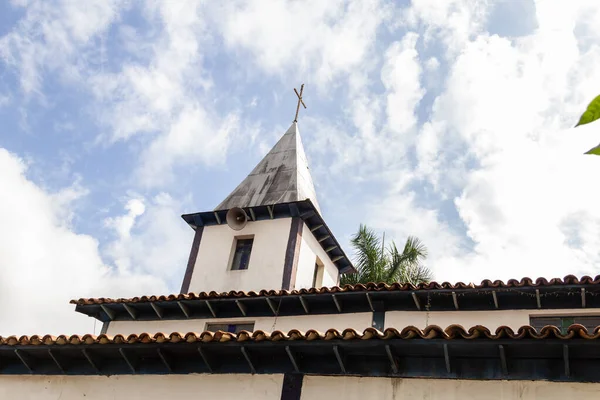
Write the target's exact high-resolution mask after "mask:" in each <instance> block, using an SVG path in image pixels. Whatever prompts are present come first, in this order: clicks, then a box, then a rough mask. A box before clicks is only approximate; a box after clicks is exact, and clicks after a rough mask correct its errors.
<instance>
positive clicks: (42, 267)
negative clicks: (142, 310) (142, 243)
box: [0, 148, 166, 335]
mask: <svg viewBox="0 0 600 400" xmlns="http://www.w3.org/2000/svg"><path fill="white" fill-rule="evenodd" d="M26 171H27V167H26V165H25V163H24V162H23V161H22V160H21V159H19V158H18V157H16V156H15V155H13V154H11V153H9V152H8V151H6V150H4V149H1V148H0V176H1V179H0V193H1V194H2V195H0V275H1V276H2V279H1V280H0V321H3V323H2V326H1V327H0V334H2V335H8V334H25V333H27V334H33V333H42V334H45V333H53V334H58V333H85V332H91V331H93V326H94V323H93V321H92V320H91V319H90V318H88V317H85V316H82V315H79V314H76V313H75V312H74V310H73V306H72V305H70V304H69V300H71V299H73V298H80V297H88V296H107V297H108V296H118V295H136V294H139V293H149V292H154V291H159V292H164V291H165V289H166V286H165V284H164V282H163V281H161V279H160V278H157V277H153V276H150V275H148V274H145V273H139V272H138V273H136V274H127V273H119V272H116V271H114V270H112V269H111V268H109V267H108V266H107V265H105V264H104V263H103V262H102V259H101V257H100V255H99V253H98V242H97V241H96V239H94V238H93V237H91V236H89V235H83V234H78V233H76V232H74V231H73V230H72V228H71V226H70V225H69V222H68V219H65V215H68V214H69V213H68V212H67V211H66V210H68V209H69V208H70V207H72V201H73V200H74V199H76V198H77V197H78V196H79V195H80V194H81V190H80V189H74V190H73V189H71V188H66V189H65V190H63V191H61V192H59V193H56V194H54V193H49V192H46V191H44V190H43V189H41V188H40V187H39V186H37V185H36V184H34V183H32V182H31V181H29V180H28V179H27V177H26V175H25V174H26ZM73 193H79V194H78V195H74V194H73ZM98 332H99V327H98V330H97V333H98Z"/></svg>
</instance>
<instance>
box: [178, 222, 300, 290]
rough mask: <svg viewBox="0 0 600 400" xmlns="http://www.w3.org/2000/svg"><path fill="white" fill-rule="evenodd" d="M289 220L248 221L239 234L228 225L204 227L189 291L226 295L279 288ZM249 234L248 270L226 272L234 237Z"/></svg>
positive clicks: (288, 232) (289, 224) (288, 231)
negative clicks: (235, 291) (223, 293)
mask: <svg viewBox="0 0 600 400" xmlns="http://www.w3.org/2000/svg"><path fill="white" fill-rule="evenodd" d="M291 221H292V219H291V218H280V219H274V220H267V221H256V222H252V221H250V222H248V224H247V225H246V226H245V227H244V229H242V230H239V231H234V230H233V229H231V228H230V227H229V226H228V225H227V224H222V225H213V226H207V227H205V228H204V232H203V233H202V240H201V241H200V247H199V248H198V257H197V258H196V264H195V266H194V273H193V275H192V279H191V282H190V288H189V290H190V291H191V292H202V291H206V292H209V291H212V290H214V291H217V292H226V291H230V290H244V291H250V290H255V291H259V290H261V289H278V288H281V281H282V277H283V265H284V260H285V251H286V248H287V242H288V237H289V234H290V226H291ZM248 235H254V243H253V244H252V252H251V254H250V262H249V264H248V269H247V270H243V271H231V270H229V267H230V266H229V262H230V259H231V254H232V251H233V246H234V240H235V237H238V236H248Z"/></svg>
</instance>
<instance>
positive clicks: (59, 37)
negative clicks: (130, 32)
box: [0, 0, 126, 95]
mask: <svg viewBox="0 0 600 400" xmlns="http://www.w3.org/2000/svg"><path fill="white" fill-rule="evenodd" d="M19 6H23V7H27V8H26V10H25V17H24V18H22V19H21V20H20V21H19V23H18V24H17V26H16V27H15V29H13V30H12V31H11V32H10V33H8V34H7V35H5V36H3V37H0V60H3V61H4V62H5V63H6V64H7V65H8V66H11V67H12V68H14V69H15V70H16V71H18V74H19V80H20V83H21V88H22V90H23V92H24V93H26V94H27V95H30V94H33V93H37V94H38V95H42V87H43V80H44V76H43V75H44V72H48V71H53V72H57V73H58V74H59V75H60V77H61V78H62V79H64V80H67V81H72V80H78V79H79V76H80V74H81V73H82V71H83V70H84V69H86V68H89V67H91V66H93V65H94V63H95V59H94V56H95V54H94V50H95V49H96V45H97V43H96V42H95V39H96V37H97V36H98V35H101V34H103V33H105V32H106V30H107V29H108V28H109V26H110V25H111V24H112V23H113V22H114V21H115V20H116V19H117V18H118V16H119V13H120V11H121V7H123V6H126V3H123V2H118V1H112V0H111V1H104V0H89V1H86V2H84V3H83V2H76V1H69V0H62V1H59V2H55V3H52V4H51V3H48V2H45V1H31V2H29V3H25V2H23V3H22V4H19Z"/></svg>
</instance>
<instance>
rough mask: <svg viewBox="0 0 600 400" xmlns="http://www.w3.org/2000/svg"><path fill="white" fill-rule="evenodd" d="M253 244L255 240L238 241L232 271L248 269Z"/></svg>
mask: <svg viewBox="0 0 600 400" xmlns="http://www.w3.org/2000/svg"><path fill="white" fill-rule="evenodd" d="M253 242H254V238H246V239H236V242H235V250H234V254H233V260H232V262H231V270H232V271H240V270H246V269H248V264H249V262H250V253H251V252H252V243H253Z"/></svg>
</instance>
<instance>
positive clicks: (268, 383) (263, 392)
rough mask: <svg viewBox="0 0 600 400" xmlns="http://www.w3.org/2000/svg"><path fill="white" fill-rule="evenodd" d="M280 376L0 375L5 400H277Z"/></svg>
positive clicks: (0, 392) (0, 384)
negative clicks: (195, 399) (249, 399)
mask: <svg viewBox="0 0 600 400" xmlns="http://www.w3.org/2000/svg"><path fill="white" fill-rule="evenodd" d="M282 383H283V375H242V374H240V375H201V374H190V375H136V376H126V375H120V376H119V375H116V376H110V377H106V376H28V375H0V399H6V400H12V399H14V400H17V399H18V400H30V399H31V400H75V399H77V400H81V399H86V400H106V399H111V400H138V399H139V400H142V399H143V400H154V399H156V400H164V399H177V398H181V399H190V398H202V399H231V400H240V399H245V398H252V399H266V400H279V399H280V398H281V385H282Z"/></svg>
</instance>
